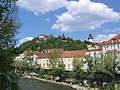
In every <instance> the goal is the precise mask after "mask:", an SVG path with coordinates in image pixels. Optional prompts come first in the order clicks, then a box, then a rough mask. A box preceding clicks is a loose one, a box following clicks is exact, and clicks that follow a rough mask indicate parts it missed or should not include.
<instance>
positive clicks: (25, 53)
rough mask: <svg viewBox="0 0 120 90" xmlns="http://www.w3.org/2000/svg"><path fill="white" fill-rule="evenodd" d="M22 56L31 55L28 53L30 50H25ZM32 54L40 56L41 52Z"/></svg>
mask: <svg viewBox="0 0 120 90" xmlns="http://www.w3.org/2000/svg"><path fill="white" fill-rule="evenodd" d="M22 54H24V55H28V54H29V51H28V50H25V51H24V52H23V53H22ZM32 54H33V55H39V54H40V52H39V51H33V52H32Z"/></svg>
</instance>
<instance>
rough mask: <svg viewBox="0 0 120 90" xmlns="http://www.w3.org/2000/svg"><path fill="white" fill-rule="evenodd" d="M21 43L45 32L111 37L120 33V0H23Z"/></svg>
mask: <svg viewBox="0 0 120 90" xmlns="http://www.w3.org/2000/svg"><path fill="white" fill-rule="evenodd" d="M17 5H18V6H19V12H18V17H19V18H20V21H21V24H22V26H21V28H20V30H19V32H20V33H19V34H18V35H17V38H18V39H19V41H18V45H20V44H22V43H23V42H26V41H28V40H32V39H33V38H34V37H38V36H39V35H41V34H45V35H50V34H52V35H53V36H58V35H62V34H63V33H64V35H65V36H66V37H71V38H73V39H75V40H81V41H84V40H87V38H88V35H89V34H90V33H91V34H92V35H93V37H94V42H101V41H106V40H109V39H110V38H112V37H114V36H115V35H116V34H119V33H120V8H119V5H120V0H19V1H18V2H17Z"/></svg>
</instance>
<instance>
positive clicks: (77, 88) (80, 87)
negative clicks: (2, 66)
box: [25, 76, 98, 90]
mask: <svg viewBox="0 0 120 90" xmlns="http://www.w3.org/2000/svg"><path fill="white" fill-rule="evenodd" d="M25 78H30V79H36V80H41V81H44V82H50V83H54V84H59V85H64V86H69V87H71V88H73V89H75V90H98V89H97V88H89V87H83V86H79V85H77V84H71V83H64V82H56V81H54V80H46V79H42V78H38V77H31V76H25Z"/></svg>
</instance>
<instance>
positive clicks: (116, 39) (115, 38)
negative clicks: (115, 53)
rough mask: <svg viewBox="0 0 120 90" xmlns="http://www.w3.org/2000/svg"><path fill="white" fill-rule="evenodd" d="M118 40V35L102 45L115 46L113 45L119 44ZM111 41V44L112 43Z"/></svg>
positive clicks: (119, 36)
mask: <svg viewBox="0 0 120 90" xmlns="http://www.w3.org/2000/svg"><path fill="white" fill-rule="evenodd" d="M119 39H120V34H118V35H116V36H115V37H113V38H112V39H110V40H108V41H106V42H104V44H115V43H120V42H119ZM112 40H113V42H112Z"/></svg>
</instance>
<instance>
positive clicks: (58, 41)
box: [18, 34, 90, 53]
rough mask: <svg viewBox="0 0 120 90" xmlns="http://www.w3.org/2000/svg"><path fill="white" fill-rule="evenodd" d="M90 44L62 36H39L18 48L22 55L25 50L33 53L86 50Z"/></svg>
mask: <svg viewBox="0 0 120 90" xmlns="http://www.w3.org/2000/svg"><path fill="white" fill-rule="evenodd" d="M88 44H90V42H82V41H80V40H73V39H72V38H69V37H67V38H66V37H65V36H64V34H63V35H62V36H60V35H59V36H58V37H54V36H53V35H49V36H39V37H36V38H34V39H33V40H31V41H27V42H24V43H23V44H22V45H20V46H19V47H18V49H19V51H20V52H19V53H22V52H23V51H25V50H33V51H40V52H41V51H44V50H47V49H53V48H58V49H63V50H66V51H68V50H86V49H87V45H88Z"/></svg>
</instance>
